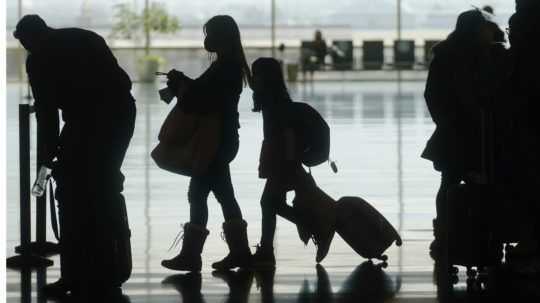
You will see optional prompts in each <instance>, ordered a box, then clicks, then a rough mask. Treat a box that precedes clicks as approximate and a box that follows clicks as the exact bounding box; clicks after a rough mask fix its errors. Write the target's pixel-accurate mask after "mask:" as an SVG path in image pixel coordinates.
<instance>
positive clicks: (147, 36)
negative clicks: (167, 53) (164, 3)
mask: <svg viewBox="0 0 540 303" xmlns="http://www.w3.org/2000/svg"><path fill="white" fill-rule="evenodd" d="M148 1H149V0H145V1H144V12H143V18H144V20H143V24H146V21H147V16H148V15H147V14H148V9H149V8H150V5H149V3H148ZM150 43H151V41H150V28H149V27H148V26H144V54H145V55H148V54H149V53H150Z"/></svg>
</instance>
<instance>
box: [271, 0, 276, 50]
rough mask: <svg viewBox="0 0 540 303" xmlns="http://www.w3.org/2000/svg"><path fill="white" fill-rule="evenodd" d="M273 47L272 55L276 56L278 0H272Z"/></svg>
mask: <svg viewBox="0 0 540 303" xmlns="http://www.w3.org/2000/svg"><path fill="white" fill-rule="evenodd" d="M271 6H272V7H271V9H270V11H271V18H272V20H271V39H272V41H271V48H272V57H275V56H276V0H271Z"/></svg>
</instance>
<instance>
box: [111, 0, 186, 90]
mask: <svg viewBox="0 0 540 303" xmlns="http://www.w3.org/2000/svg"><path fill="white" fill-rule="evenodd" d="M114 9H115V10H116V14H115V16H114V18H115V20H116V22H115V24H114V26H113V29H112V32H111V37H120V38H124V39H136V40H139V39H140V38H141V36H142V38H143V39H144V56H143V57H141V58H139V59H138V62H137V63H138V66H137V67H138V70H139V79H140V80H141V81H145V82H153V81H154V80H155V79H156V76H155V72H157V71H158V70H159V67H160V65H162V64H163V62H164V60H163V58H161V57H159V56H156V55H151V54H150V47H151V43H152V34H154V33H161V34H172V33H175V32H176V31H178V30H179V29H180V23H179V21H178V18H177V17H176V16H173V15H170V14H169V13H168V12H167V10H166V8H165V5H164V4H163V3H158V2H152V3H150V4H149V3H148V1H146V2H145V8H144V9H143V11H142V12H141V13H140V14H139V13H137V12H136V11H134V10H133V8H132V6H131V5H129V4H127V3H121V4H117V5H115V6H114Z"/></svg>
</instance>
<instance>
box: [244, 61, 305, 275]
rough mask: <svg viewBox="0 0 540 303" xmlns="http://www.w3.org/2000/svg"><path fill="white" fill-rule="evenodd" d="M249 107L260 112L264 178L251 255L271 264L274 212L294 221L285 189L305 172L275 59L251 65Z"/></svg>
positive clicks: (261, 172)
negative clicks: (259, 219)
mask: <svg viewBox="0 0 540 303" xmlns="http://www.w3.org/2000/svg"><path fill="white" fill-rule="evenodd" d="M252 71H253V81H252V89H253V92H254V93H253V104H254V107H253V111H255V112H262V116H263V120H264V124H263V131H264V142H263V147H262V151H261V159H260V163H259V176H260V177H261V178H266V185H265V187H264V191H263V194H262V197H261V208H262V235H261V241H260V244H259V245H258V246H257V251H256V252H255V254H254V255H253V265H254V266H255V267H274V266H275V264H276V259H275V256H274V248H273V242H274V233H275V230H276V215H280V216H282V217H284V218H285V219H287V220H289V221H291V222H293V223H296V221H297V220H296V216H295V213H294V209H293V208H292V207H291V206H289V205H287V201H286V193H287V191H289V190H291V189H292V186H293V182H294V177H295V176H298V175H299V174H301V173H305V171H304V169H303V168H302V164H301V160H300V157H299V155H297V149H296V148H295V143H296V144H298V142H295V137H294V133H293V130H292V127H293V121H294V117H293V116H292V115H291V113H290V110H289V105H290V104H291V103H292V100H291V98H290V96H289V93H288V92H287V87H286V85H285V81H284V79H283V73H282V71H281V66H280V64H279V62H278V61H277V60H275V59H273V58H259V59H257V60H256V61H255V62H254V63H253V65H252Z"/></svg>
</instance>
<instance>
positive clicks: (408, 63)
mask: <svg viewBox="0 0 540 303" xmlns="http://www.w3.org/2000/svg"><path fill="white" fill-rule="evenodd" d="M415 62H416V55H415V44H414V40H395V41H394V65H395V68H396V69H412V68H413V67H414V64H415Z"/></svg>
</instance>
